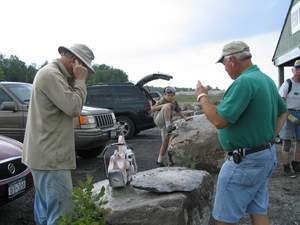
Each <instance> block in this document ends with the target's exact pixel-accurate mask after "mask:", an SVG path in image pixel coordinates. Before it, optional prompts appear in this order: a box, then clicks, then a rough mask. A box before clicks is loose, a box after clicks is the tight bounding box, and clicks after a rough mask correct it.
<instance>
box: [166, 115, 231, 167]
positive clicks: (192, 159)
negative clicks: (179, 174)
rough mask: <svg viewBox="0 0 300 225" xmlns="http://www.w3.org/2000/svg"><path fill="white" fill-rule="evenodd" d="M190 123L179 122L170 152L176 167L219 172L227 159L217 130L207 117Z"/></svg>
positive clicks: (194, 119)
mask: <svg viewBox="0 0 300 225" xmlns="http://www.w3.org/2000/svg"><path fill="white" fill-rule="evenodd" d="M192 118H193V119H192V120H190V121H184V120H178V121H176V122H175V124H176V126H177V129H176V130H175V132H174V134H173V136H172V137H171V141H170V144H169V148H168V151H169V153H170V154H171V156H172V159H173V161H174V163H175V165H176V166H182V167H189V168H193V169H203V170H207V171H209V172H217V171H218V170H219V169H220V168H221V166H222V164H223V162H224V159H225V154H224V151H223V150H222V149H221V146H220V144H219V141H218V137H217V129H216V128H215V127H214V126H213V125H212V124H211V123H210V122H209V121H208V120H207V118H206V116H205V115H196V116H193V117H192Z"/></svg>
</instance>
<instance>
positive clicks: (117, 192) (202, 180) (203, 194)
mask: <svg viewBox="0 0 300 225" xmlns="http://www.w3.org/2000/svg"><path fill="white" fill-rule="evenodd" d="M155 174H157V176H156V175H155ZM189 176H190V177H192V179H193V180H194V183H193V182H192V181H191V179H189V178H187V177H189ZM152 177H155V181H154V179H152ZM181 177H182V178H183V179H181ZM151 179H152V181H153V182H154V183H155V182H157V183H158V184H159V183H163V185H165V184H166V185H167V186H169V187H168V188H166V189H163V188H159V187H156V186H159V185H150V183H151V182H152V181H151ZM137 181H139V186H142V187H143V186H144V185H142V182H143V181H145V182H147V183H148V184H147V185H145V187H143V189H138V188H135V187H134V186H132V184H131V185H128V186H126V187H125V188H116V189H112V188H111V187H110V186H109V183H108V180H104V181H101V182H98V183H95V184H94V190H93V192H94V193H99V191H100V190H101V187H102V186H103V187H105V189H106V192H105V196H104V199H103V200H104V201H105V204H104V205H103V207H104V208H106V209H110V213H109V214H108V215H106V216H105V220H106V224H107V225H209V224H210V223H211V207H212V194H213V189H214V184H213V179H212V177H211V175H210V174H208V173H207V172H204V171H199V170H198V171H197V170H191V169H186V168H167V167H164V168H157V169H153V170H149V171H145V172H140V173H138V174H137V175H136V179H135V181H134V182H133V183H135V182H137ZM183 182H189V183H192V186H193V185H194V186H193V187H194V188H188V185H187V184H185V185H184V184H183ZM154 183H153V184H154ZM177 183H180V184H177ZM196 184H198V186H197V187H196ZM163 185H162V186H163ZM174 187H175V188H174ZM147 188H148V189H149V190H151V191H148V190H147ZM158 189H161V190H162V191H163V192H159V193H158V191H157V190H158ZM171 189H172V190H175V192H170V190H171ZM152 190H155V192H153V191H152ZM179 190H192V191H190V192H189V191H179ZM167 191H168V192H167Z"/></svg>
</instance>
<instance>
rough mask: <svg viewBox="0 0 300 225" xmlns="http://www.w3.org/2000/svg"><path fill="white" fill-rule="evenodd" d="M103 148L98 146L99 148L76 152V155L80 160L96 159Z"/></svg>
mask: <svg viewBox="0 0 300 225" xmlns="http://www.w3.org/2000/svg"><path fill="white" fill-rule="evenodd" d="M103 148H104V147H103V146H100V147H99V148H93V149H84V150H76V153H77V155H79V156H80V157H81V158H84V159H90V158H94V157H97V156H98V155H99V154H100V153H101V152H102V150H103Z"/></svg>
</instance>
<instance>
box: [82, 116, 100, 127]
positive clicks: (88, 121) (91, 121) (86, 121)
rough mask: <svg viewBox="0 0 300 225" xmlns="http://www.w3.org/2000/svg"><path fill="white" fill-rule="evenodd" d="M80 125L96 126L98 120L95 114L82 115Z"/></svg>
mask: <svg viewBox="0 0 300 225" xmlns="http://www.w3.org/2000/svg"><path fill="white" fill-rule="evenodd" d="M79 124H80V127H81V128H83V129H88V128H96V127H97V122H96V119H95V117H94V116H80V117H79Z"/></svg>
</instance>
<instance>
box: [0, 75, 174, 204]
mask: <svg viewBox="0 0 300 225" xmlns="http://www.w3.org/2000/svg"><path fill="white" fill-rule="evenodd" d="M171 78H172V76H170V75H164V74H151V75H148V76H146V77H144V78H143V79H142V80H141V81H139V82H138V83H137V84H136V85H134V84H132V83H120V84H109V85H107V84H97V85H91V86H89V87H88V89H87V90H88V95H87V101H86V106H84V107H83V109H82V112H81V115H80V117H79V118H74V131H75V132H74V133H75V148H76V152H77V154H78V155H79V156H81V157H93V156H96V155H98V154H99V153H100V152H101V151H102V149H103V147H104V146H105V144H106V142H107V141H108V140H110V139H111V138H112V137H115V135H116V130H117V121H118V123H119V124H120V125H121V126H122V128H121V129H122V130H123V131H124V134H125V136H126V138H130V137H133V136H134V135H136V134H137V133H138V132H140V131H142V130H145V129H149V128H152V127H154V122H153V118H152V115H151V104H153V103H155V100H153V98H152V97H151V95H150V93H149V92H148V91H147V90H146V89H145V88H144V87H143V85H144V84H146V83H148V82H150V81H152V80H156V79H164V80H170V79H171ZM31 92H32V84H29V83H21V82H5V81H1V82H0V206H1V205H3V204H5V203H7V202H10V201H12V200H14V199H16V198H19V197H21V196H22V195H24V194H25V193H26V192H27V191H28V190H30V188H31V187H32V186H33V179H32V176H31V173H30V170H29V169H28V168H27V167H26V165H24V164H22V143H21V142H22V141H23V138H24V134H25V127H26V121H27V113H28V107H29V101H30V96H31ZM155 97H157V96H155ZM156 100H158V99H156ZM95 107H97V108H95ZM2 135H5V136H7V137H5V136H2Z"/></svg>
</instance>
